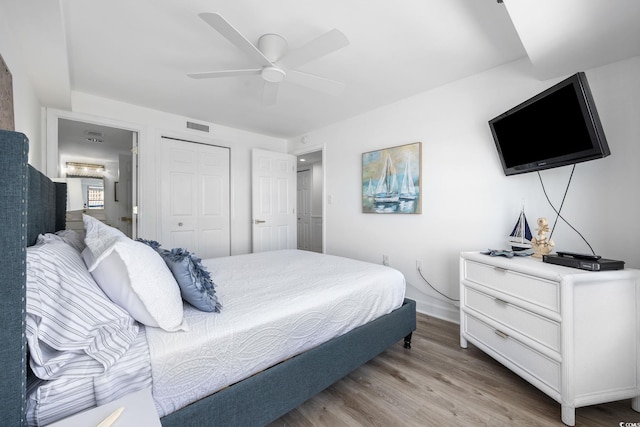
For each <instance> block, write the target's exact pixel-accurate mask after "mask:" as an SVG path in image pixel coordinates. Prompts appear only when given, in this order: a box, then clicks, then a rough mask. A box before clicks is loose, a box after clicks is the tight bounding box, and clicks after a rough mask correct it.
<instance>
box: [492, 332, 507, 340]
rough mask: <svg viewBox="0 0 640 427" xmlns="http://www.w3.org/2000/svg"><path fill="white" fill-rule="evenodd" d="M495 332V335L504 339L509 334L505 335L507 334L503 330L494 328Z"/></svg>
mask: <svg viewBox="0 0 640 427" xmlns="http://www.w3.org/2000/svg"><path fill="white" fill-rule="evenodd" d="M495 333H496V335H497V336H499V337H500V338H503V339H505V340H506V339H507V338H509V335H507V334H505V333H504V332H502V331H499V330H497V329H496V330H495Z"/></svg>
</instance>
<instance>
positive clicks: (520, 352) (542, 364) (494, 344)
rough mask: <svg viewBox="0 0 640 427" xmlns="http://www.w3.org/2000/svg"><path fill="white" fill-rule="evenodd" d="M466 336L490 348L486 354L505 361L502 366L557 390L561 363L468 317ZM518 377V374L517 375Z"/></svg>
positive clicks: (464, 323) (466, 315)
mask: <svg viewBox="0 0 640 427" xmlns="http://www.w3.org/2000/svg"><path fill="white" fill-rule="evenodd" d="M464 317H465V319H464V321H463V325H464V326H465V333H466V334H467V335H468V336H469V337H471V338H475V339H476V340H477V341H479V342H480V343H482V344H484V345H485V346H487V347H489V348H490V350H491V351H490V352H489V354H490V355H492V356H501V357H503V358H506V359H508V361H507V363H504V364H505V366H507V367H509V368H511V369H513V368H514V367H517V368H519V369H521V370H522V371H524V372H525V373H527V374H529V375H531V376H533V377H534V378H535V379H537V380H538V381H540V382H541V383H543V384H545V385H546V386H547V387H549V388H551V389H552V390H554V391H559V390H560V377H561V368H560V363H559V362H557V361H555V360H552V359H549V358H548V357H546V356H544V355H543V354H541V353H538V352H537V351H535V350H533V349H532V348H530V347H528V346H526V345H524V344H523V343H521V342H520V341H518V340H516V339H514V338H512V337H510V336H508V335H506V334H503V333H502V332H500V331H497V330H495V329H494V328H492V327H491V326H489V325H487V324H486V323H484V322H482V321H480V320H478V319H476V318H475V317H473V316H470V315H468V314H465V315H464ZM519 374H521V373H519Z"/></svg>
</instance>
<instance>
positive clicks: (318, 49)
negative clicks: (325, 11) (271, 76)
mask: <svg viewBox="0 0 640 427" xmlns="http://www.w3.org/2000/svg"><path fill="white" fill-rule="evenodd" d="M348 45H349V39H347V36H345V35H344V34H343V33H342V32H341V31H340V30H337V29H335V28H334V29H333V30H331V31H329V32H327V33H324V34H323V35H321V36H319V37H317V38H315V39H313V40H311V41H310V42H309V43H307V44H305V45H304V46H302V47H300V48H298V49H294V50H292V51H290V52H289V53H288V54H286V55H285V56H284V58H282V59H281V60H280V61H279V64H282V65H284V66H285V67H287V68H296V67H298V66H300V65H302V64H306V63H307V62H311V61H313V60H314V59H317V58H320V57H322V56H325V55H327V54H329V53H331V52H334V51H336V50H338V49H342V48H343V47H345V46H348Z"/></svg>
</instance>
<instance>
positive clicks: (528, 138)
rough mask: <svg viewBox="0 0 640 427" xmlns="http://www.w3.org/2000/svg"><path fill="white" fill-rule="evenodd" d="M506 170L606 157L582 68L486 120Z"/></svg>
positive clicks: (513, 171) (520, 170)
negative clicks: (578, 71)
mask: <svg viewBox="0 0 640 427" xmlns="http://www.w3.org/2000/svg"><path fill="white" fill-rule="evenodd" d="M489 127H490V128H491V133H492V134H493V139H494V141H495V143H496V148H497V149H498V155H499V156H500V161H501V162H502V167H503V169H504V173H505V175H515V174H519V173H525V172H532V171H538V170H542V169H549V168H554V167H559V166H565V165H570V164H573V163H578V162H584V161H587V160H593V159H598V158H602V157H606V156H608V155H609V154H610V152H609V146H608V144H607V140H606V138H605V135H604V131H603V130H602V124H601V123H600V118H599V117H598V112H597V111H596V106H595V103H594V101H593V97H592V96H591V91H590V89H589V85H588V83H587V78H586V76H585V74H584V73H582V72H581V73H577V74H574V75H573V76H571V77H569V78H567V79H566V80H563V81H561V82H560V83H558V84H556V85H554V86H552V87H550V88H549V89H547V90H545V91H544V92H542V93H540V94H538V95H536V96H534V97H533V98H530V99H528V100H527V101H525V102H523V103H522V104H520V105H517V106H516V107H514V108H512V109H510V110H509V111H507V112H505V113H503V114H501V115H499V116H498V117H495V118H493V119H491V120H489Z"/></svg>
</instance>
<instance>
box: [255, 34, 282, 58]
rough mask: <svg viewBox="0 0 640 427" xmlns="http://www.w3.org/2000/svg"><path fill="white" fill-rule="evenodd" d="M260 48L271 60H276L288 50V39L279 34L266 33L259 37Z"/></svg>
mask: <svg viewBox="0 0 640 427" xmlns="http://www.w3.org/2000/svg"><path fill="white" fill-rule="evenodd" d="M258 49H259V50H260V52H262V54H263V55H264V56H265V57H266V58H267V59H268V60H269V61H271V62H276V61H277V60H278V59H280V58H282V55H284V52H285V51H286V50H287V41H286V40H285V39H284V37H282V36H280V35H278V34H264V35H262V36H260V38H259V39H258Z"/></svg>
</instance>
